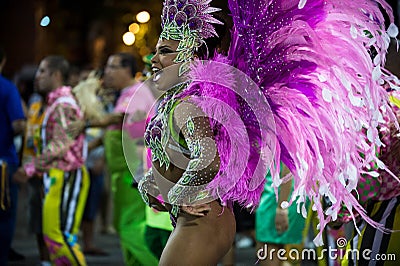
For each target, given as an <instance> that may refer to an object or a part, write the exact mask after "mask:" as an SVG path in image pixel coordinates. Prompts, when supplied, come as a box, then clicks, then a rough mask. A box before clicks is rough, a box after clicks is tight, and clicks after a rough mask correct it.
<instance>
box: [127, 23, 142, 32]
mask: <svg viewBox="0 0 400 266" xmlns="http://www.w3.org/2000/svg"><path fill="white" fill-rule="evenodd" d="M139 30H140V26H139V24H137V23H132V24H131V25H129V31H130V32H132V33H133V34H136V33H138V32H139Z"/></svg>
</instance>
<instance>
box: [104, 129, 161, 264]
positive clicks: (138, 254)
mask: <svg viewBox="0 0 400 266" xmlns="http://www.w3.org/2000/svg"><path fill="white" fill-rule="evenodd" d="M104 145H105V152H106V160H107V165H108V169H109V171H110V174H111V184H112V192H113V203H114V227H115V229H116V230H117V232H118V235H119V237H120V243H121V248H122V253H123V255H124V260H125V265H129V266H131V265H135V266H136V265H144V266H152V265H157V264H158V260H157V259H156V257H155V256H154V255H153V254H152V253H151V251H150V250H149V248H148V247H147V245H146V241H145V237H144V232H145V226H146V217H145V204H144V202H143V200H142V198H141V196H140V193H139V191H138V190H137V189H136V188H133V187H132V181H133V177H132V175H131V173H130V171H129V169H128V166H127V164H126V162H125V157H124V156H123V150H122V134H121V131H119V130H112V131H108V132H106V134H105V136H104ZM128 147H129V148H130V150H131V151H133V150H135V149H136V146H135V144H134V143H130V144H129V145H128ZM139 162H140V161H139V160H137V161H136V162H130V163H129V167H130V168H131V170H135V169H134V168H135V167H136V168H137V167H138V166H139V164H140V163H139Z"/></svg>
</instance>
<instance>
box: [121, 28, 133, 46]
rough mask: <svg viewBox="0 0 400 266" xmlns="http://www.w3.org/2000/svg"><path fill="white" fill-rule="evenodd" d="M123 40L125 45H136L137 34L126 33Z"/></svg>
mask: <svg viewBox="0 0 400 266" xmlns="http://www.w3.org/2000/svg"><path fill="white" fill-rule="evenodd" d="M122 40H123V41H124V43H125V45H128V46H131V45H132V44H134V43H135V34H133V33H132V32H130V31H128V32H125V33H124V35H123V36H122Z"/></svg>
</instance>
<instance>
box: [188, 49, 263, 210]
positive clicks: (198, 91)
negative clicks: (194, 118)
mask: <svg viewBox="0 0 400 266" xmlns="http://www.w3.org/2000/svg"><path fill="white" fill-rule="evenodd" d="M231 69H232V67H231V66H230V65H229V61H228V60H227V59H226V58H225V57H223V56H220V55H219V56H217V57H216V58H214V59H213V60H212V61H197V62H195V63H194V64H193V65H192V66H191V70H190V72H189V79H190V80H191V81H192V82H191V84H190V85H189V87H188V88H187V89H186V90H185V91H184V92H183V93H182V94H181V95H180V97H182V98H185V97H187V96H188V95H190V96H191V101H193V102H194V103H195V104H196V105H197V106H199V107H200V108H201V109H202V110H203V112H204V113H205V114H206V115H207V116H208V117H210V123H211V126H212V129H213V130H214V132H215V141H216V146H217V149H218V153H219V156H220V161H221V164H220V170H219V172H218V174H217V175H216V176H215V178H214V179H213V181H212V182H211V183H210V184H209V185H208V189H210V191H211V192H212V193H213V194H214V196H215V197H218V198H219V199H220V200H221V201H222V202H223V203H224V204H226V203H227V202H230V201H237V202H238V203H240V204H241V205H242V206H243V207H252V208H254V207H255V206H256V205H257V204H258V203H259V200H260V195H261V192H262V191H263V186H264V182H265V178H264V177H265V173H266V171H267V165H266V160H265V158H263V157H262V155H261V154H262V148H263V145H264V144H262V139H263V137H262V134H261V133H260V129H261V128H265V127H267V125H263V124H262V122H261V123H258V124H257V125H256V126H255V127H254V125H252V124H250V122H251V121H250V120H249V119H246V118H245V117H244V116H243V115H244V112H243V110H242V109H243V107H242V106H241V105H240V102H239V101H238V94H237V91H235V89H234V88H235V87H237V85H238V84H237V83H238V80H237V78H236V77H235V75H234V73H232V72H231ZM239 82H240V81H239ZM193 96H197V97H193ZM259 106H261V104H260V105H259ZM257 127H258V129H257ZM254 128H255V130H253V129H254ZM257 132H258V133H257ZM252 143H259V144H260V145H252ZM264 146H265V145H264Z"/></svg>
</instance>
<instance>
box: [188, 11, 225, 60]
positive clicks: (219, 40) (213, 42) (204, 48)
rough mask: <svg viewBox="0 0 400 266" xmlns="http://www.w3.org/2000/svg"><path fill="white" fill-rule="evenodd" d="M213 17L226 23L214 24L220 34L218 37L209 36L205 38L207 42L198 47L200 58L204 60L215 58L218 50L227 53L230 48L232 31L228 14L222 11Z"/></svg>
mask: <svg viewBox="0 0 400 266" xmlns="http://www.w3.org/2000/svg"><path fill="white" fill-rule="evenodd" d="M213 17H214V18H216V19H217V20H219V21H221V22H223V23H224V24H223V25H221V24H215V25H213V26H214V28H215V31H216V32H217V34H218V37H211V38H207V39H206V40H205V43H203V44H202V45H201V46H200V47H199V48H198V50H197V52H196V55H197V56H198V57H199V59H202V60H207V59H210V58H213V57H214V56H215V52H216V51H217V52H218V53H221V54H226V53H227V52H228V49H229V43H230V34H229V32H228V31H230V26H229V25H230V24H228V23H229V20H228V18H227V16H226V15H225V14H224V13H222V12H220V13H218V14H214V15H213Z"/></svg>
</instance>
